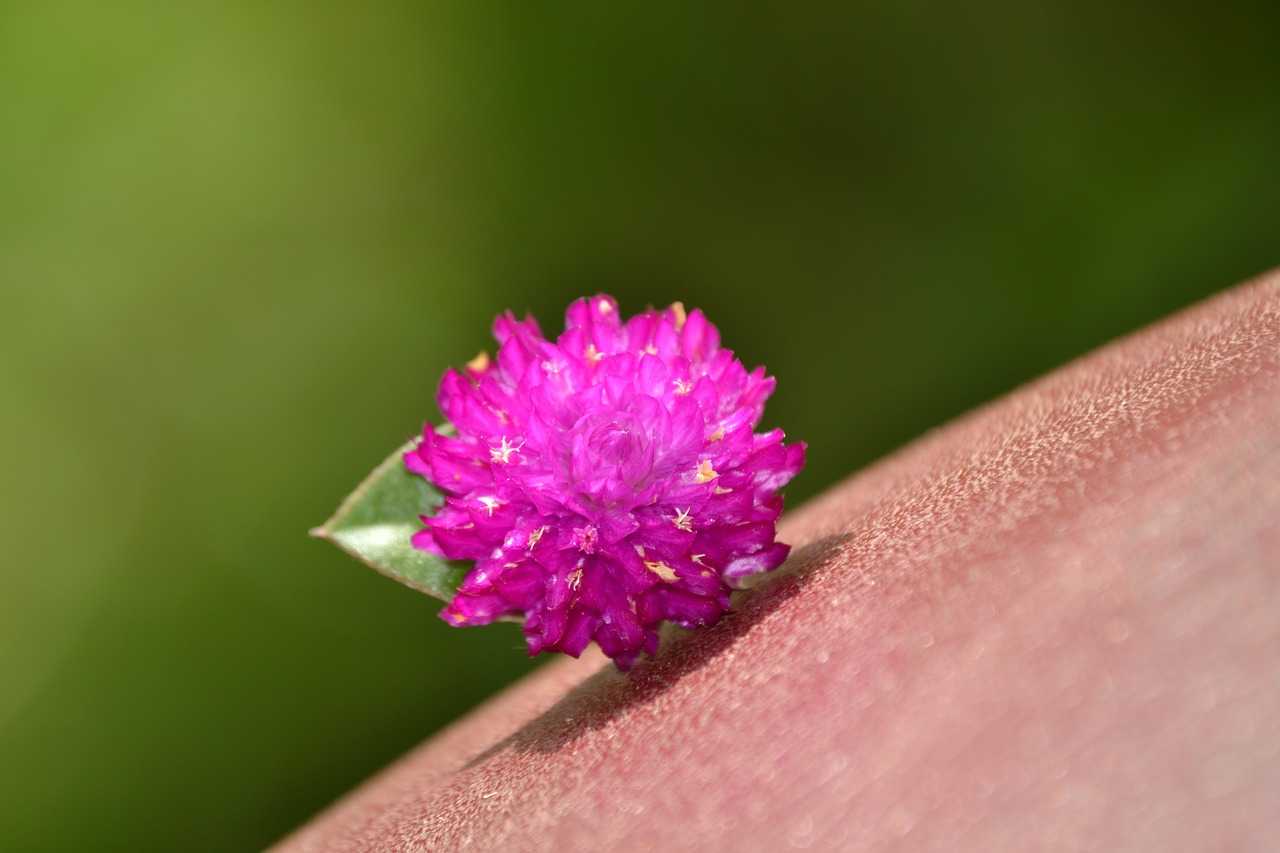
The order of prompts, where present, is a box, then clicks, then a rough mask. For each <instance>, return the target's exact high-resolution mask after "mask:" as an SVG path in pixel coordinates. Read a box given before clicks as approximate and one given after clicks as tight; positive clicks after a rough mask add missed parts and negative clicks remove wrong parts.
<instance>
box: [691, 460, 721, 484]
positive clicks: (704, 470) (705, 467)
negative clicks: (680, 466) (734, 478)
mask: <svg viewBox="0 0 1280 853" xmlns="http://www.w3.org/2000/svg"><path fill="white" fill-rule="evenodd" d="M719 476H720V475H719V474H717V473H716V469H715V468H712V467H711V460H710V459H703V460H702V461H701V462H699V463H698V470H697V471H695V472H694V474H693V480H694V482H695V483H710V482H711V481H712V480H714V479H715V478H716V477H719Z"/></svg>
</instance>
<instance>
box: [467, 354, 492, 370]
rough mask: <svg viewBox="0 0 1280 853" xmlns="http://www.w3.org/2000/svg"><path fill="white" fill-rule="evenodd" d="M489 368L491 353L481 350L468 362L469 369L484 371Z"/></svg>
mask: <svg viewBox="0 0 1280 853" xmlns="http://www.w3.org/2000/svg"><path fill="white" fill-rule="evenodd" d="M488 369H489V353H487V352H485V351H484V350H480V354H479V355H477V356H476V357H475V358H473V359H471V360H470V361H468V362H467V370H472V371H475V372H476V373H484V372H485V371H486V370H488Z"/></svg>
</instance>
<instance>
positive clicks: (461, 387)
mask: <svg viewBox="0 0 1280 853" xmlns="http://www.w3.org/2000/svg"><path fill="white" fill-rule="evenodd" d="M493 333H494V336H495V337H496V338H497V340H498V343H499V345H500V348H499V350H498V354H497V357H496V358H495V359H493V360H490V359H489V358H488V356H487V355H485V354H483V353H482V354H481V355H480V356H477V357H476V359H475V360H473V361H472V362H471V363H469V364H468V365H467V366H466V368H465V370H463V371H456V370H449V371H448V372H446V373H445V375H444V378H443V379H442V380H441V382H440V390H439V394H438V401H439V404H440V410H441V411H442V412H443V414H444V416H445V417H446V418H447V419H448V421H449V422H450V424H452V426H453V433H452V434H448V432H447V431H439V432H438V431H436V430H435V429H433V428H432V427H431V426H430V425H429V424H428V425H427V426H426V428H425V430H424V436H423V440H422V441H421V442H420V443H419V444H418V445H417V447H416V448H415V449H414V450H412V451H410V452H409V453H407V454H406V456H405V462H406V464H407V465H408V467H409V469H410V470H411V471H414V472H416V473H418V474H421V475H423V476H424V477H426V478H427V479H428V480H430V481H431V482H432V483H433V484H435V486H436V487H437V488H439V489H440V490H441V491H442V492H444V494H445V501H444V505H443V506H442V507H441V508H440V510H439V512H438V513H437V514H436V515H435V516H434V517H426V516H424V517H423V521H424V522H425V524H426V528H425V529H423V530H422V531H420V532H419V533H418V534H417V535H416V536H415V537H414V539H413V544H414V545H415V546H416V547H418V548H422V549H424V550H427V551H430V552H433V553H435V554H439V555H442V556H444V557H448V558H451V559H461V560H474V561H475V568H474V569H473V570H472V571H471V572H470V573H469V574H468V575H467V577H466V579H465V580H464V581H463V583H462V585H461V586H460V587H459V588H458V590H457V593H456V595H455V597H454V599H453V601H452V603H450V604H449V605H448V607H446V608H445V610H444V611H443V612H442V613H441V616H442V617H443V618H444V619H445V621H447V622H449V623H451V624H453V625H475V624H484V623H488V622H492V621H493V620H494V619H497V618H499V617H501V616H504V615H511V614H523V616H524V634H525V637H526V639H527V641H528V645H529V653H530V654H531V655H534V654H537V653H538V652H540V651H559V652H566V653H568V654H570V655H573V656H575V657H576V656H578V655H579V654H581V652H582V650H583V649H584V648H586V646H587V645H588V644H590V643H591V642H592V641H595V642H596V643H597V644H599V646H600V648H601V649H603V650H604V652H605V653H606V654H607V655H609V656H610V657H611V658H613V659H614V660H615V661H616V662H617V664H618V666H619V667H620V668H621V669H624V670H625V669H628V668H630V666H631V665H632V664H633V663H634V662H635V661H636V659H637V658H638V657H639V656H640V653H641V651H645V652H648V653H649V654H654V653H655V652H656V650H657V646H658V627H659V626H660V624H661V623H662V622H663V621H664V620H667V621H671V622H673V623H675V624H677V625H682V626H685V627H704V626H708V625H712V624H714V623H715V622H716V621H717V620H718V619H719V618H720V615H721V614H722V613H724V612H725V611H726V610H727V609H728V608H729V593H730V590H731V588H732V586H734V585H735V584H736V583H737V582H738V581H740V580H741V579H742V578H743V577H744V576H746V575H750V574H754V573H756V572H764V571H768V570H770V569H773V568H776V567H777V566H779V565H780V564H781V563H782V562H783V560H785V559H786V556H787V553H788V551H789V546H787V545H784V544H781V543H778V542H776V541H775V530H774V525H775V522H776V521H777V519H778V516H779V515H780V514H781V512H782V496H781V495H779V494H778V489H779V488H780V487H782V486H783V485H784V484H785V483H787V482H788V481H790V480H791V478H792V477H794V476H795V475H796V473H797V472H799V470H800V468H801V467H802V466H803V465H804V453H805V447H804V445H803V444H790V445H786V444H783V443H782V439H783V434H782V431H781V430H776V429H775V430H773V431H771V432H764V433H756V432H754V428H755V427H756V425H757V424H758V423H759V422H760V417H761V415H762V413H763V410H764V403H765V400H766V398H768V396H769V394H770V393H772V391H773V386H774V380H773V379H772V378H771V377H767V376H765V375H764V369H763V368H756V369H755V370H753V371H751V372H747V370H746V369H745V368H744V367H743V365H742V363H741V362H739V361H738V360H736V359H735V358H734V356H733V353H732V352H731V351H729V350H726V349H721V348H720V336H719V333H718V332H717V331H716V328H715V326H713V325H712V324H711V323H710V322H708V321H707V319H706V317H704V316H703V314H702V312H700V311H692V312H688V313H686V312H685V309H684V308H683V306H681V305H680V304H679V303H677V304H675V305H672V306H671V307H670V308H667V309H666V310H664V311H656V310H654V309H652V308H650V309H649V310H647V311H645V312H644V313H642V314H640V315H638V316H636V317H632V318H631V319H629V320H627V321H626V322H625V323H624V322H623V321H622V319H621V317H620V316H619V314H618V305H617V303H616V302H615V301H614V300H613V299H612V298H610V297H608V296H603V295H601V296H596V297H594V298H592V299H589V300H587V299H583V300H579V301H577V302H575V303H574V304H573V305H572V306H570V308H569V310H568V312H567V318H566V328H565V331H564V333H563V334H562V335H560V336H559V337H558V338H557V339H556V340H555V341H550V340H547V339H545V338H544V337H543V336H542V332H541V331H540V330H539V328H538V325H537V323H536V322H535V321H534V320H533V319H532V318H527V319H525V320H523V321H520V320H517V319H516V318H515V317H514V316H513V315H512V314H511V313H510V312H508V313H507V314H505V315H503V316H500V317H498V318H497V320H496V321H495V322H494V326H493Z"/></svg>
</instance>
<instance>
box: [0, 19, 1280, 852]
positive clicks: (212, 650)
mask: <svg viewBox="0 0 1280 853" xmlns="http://www.w3.org/2000/svg"><path fill="white" fill-rule="evenodd" d="M1183 5H1185V7H1186V8H1182V6H1183ZM1278 9H1280V7H1278V6H1276V5H1275V4H1262V3H1258V4H1256V5H1248V4H1230V3H1227V4H1221V3H1219V4H1212V5H1208V6H1206V5H1204V4H1195V5H1194V6H1193V5H1192V4H1175V5H1170V4H1155V3H1133V4H1116V3H1086V4H1082V3H1067V2H1058V3H1050V4H1025V3H1014V2H1002V3H993V4H985V5H980V6H974V5H973V4H952V5H951V6H950V7H948V6H946V5H945V4H923V3H910V2H908V3H901V2H880V3H871V4H864V5H861V6H856V7H854V6H851V5H850V4H828V5H827V6H825V7H822V8H815V7H814V6H812V5H810V4H796V3H776V4H757V5H754V6H751V7H750V9H747V8H745V7H735V6H731V5H728V4H719V5H717V7H716V8H714V9H705V10H699V9H691V8H690V7H689V6H688V4H626V5H624V4H573V5H569V4H533V3H514V2H513V3H499V4H487V3H465V4H464V3H456V4H421V3H407V2H406V3H379V2H374V3H368V4H351V3H325V2H319V3H316V2H311V3H299V2H292V3H290V2H284V3H262V2H224V3H201V2H196V3H190V4H160V3H143V2H122V3H112V4H101V3H88V2H62V0H42V2H18V3H13V2H3V0H0V471H2V472H3V479H2V480H0V482H2V483H3V485H2V486H0V536H2V537H3V539H2V540H0V541H2V542H3V546H4V552H3V554H4V556H3V558H0V802H2V803H3V807H2V808H0V849H5V850H35V849H41V850H49V849H52V850H60V849H68V850H70V849H99V850H101V849H120V850H146V849H156V850H187V851H202V850H232V849H255V848H260V847H262V846H265V845H266V844H268V843H270V842H271V841H273V840H275V839H276V838H278V837H280V836H281V835H282V834H283V833H285V832H286V831H288V829H289V828H291V827H292V826H295V825H297V824H298V823H299V822H301V821H303V820H305V819H306V818H307V817H308V816H309V815H310V814H312V813H314V812H315V811H316V810H318V809H319V808H321V807H323V806H324V805H325V804H326V803H327V802H329V801H331V800H332V799H333V798H334V797H336V796H338V795H339V794H341V793H342V792H343V791H345V790H347V789H349V788H350V787H352V786H353V785H355V784H356V783H358V782H359V781H360V780H361V779H362V778H364V777H366V776H367V775H369V774H370V773H372V772H374V771H375V770H376V769H377V768H378V767H380V766H381V765H383V764H385V763H386V762H387V761H389V760H390V759H391V758H392V757H394V756H395V755H397V754H399V753H401V752H403V751H404V750H406V749H407V748H409V747H410V746H411V745H412V744H414V743H416V742H417V741H419V740H421V739H422V738H424V737H425V736H427V735H429V734H430V733H431V732H433V731H434V730H436V729H437V728H439V727H440V726H441V725H443V724H445V723H447V722H448V721H449V720H450V719H453V718H455V717H456V716H458V715H459V714H461V713H462V712H464V711H465V710H466V709H467V708H469V707H471V706H473V705H474V704H475V703H477V702H478V701H480V700H481V699H482V698H483V697H485V696H487V695H489V694H491V693H492V692H493V691H495V690H496V689H498V688H499V687H500V686H501V685H503V684H505V683H507V682H509V681H511V680H512V679H514V678H515V677H516V676H518V675H519V674H520V673H522V672H525V671H527V670H528V669H529V668H530V667H531V664H530V663H529V662H528V661H527V660H526V659H525V658H524V656H523V654H522V652H521V647H522V643H521V638H520V635H519V631H518V629H517V628H516V627H515V626H513V625H498V626H494V627H491V628H488V629H476V630H462V631H459V630H452V629H448V628H447V627H446V626H445V625H444V624H443V623H442V622H440V621H439V620H438V619H437V618H436V616H435V613H436V611H437V610H438V603H437V602H436V601H434V600H432V599H428V598H426V597H425V596H422V595H419V594H417V593H415V592H412V591H410V590H408V589H406V588H403V587H400V586H398V585H397V584H395V583H393V582H391V581H389V580H387V579H386V578H384V577H381V576H379V575H377V574H376V573H374V572H372V571H370V570H368V569H365V568H363V567H362V566H360V565H359V564H357V563H356V562H355V561H353V560H352V559H350V558H349V557H346V556H345V555H343V554H342V553H340V552H339V551H338V550H337V549H336V548H333V547H332V546H330V545H327V544H325V543H322V542H318V541H315V540H312V539H308V538H307V536H306V532H307V529H308V528H309V527H311V526H313V525H315V524H317V523H319V522H321V521H323V520H324V519H325V518H326V517H327V516H328V515H329V513H330V512H331V511H332V510H333V509H334V507H335V506H336V505H337V503H338V501H339V500H340V499H341V498H342V497H343V495H344V494H345V493H346V491H347V490H349V489H350V488H351V487H353V486H354V485H355V484H356V483H357V482H358V481H359V480H360V478H361V477H362V476H363V475H364V474H365V473H366V472H367V471H368V470H369V469H370V468H371V467H373V465H375V464H376V463H377V462H378V461H379V460H381V459H382V458H383V456H385V454H386V453H388V452H389V451H390V450H391V449H393V448H394V447H396V446H397V445H398V444H399V443H401V442H402V441H403V440H404V439H405V438H406V436H408V435H410V434H412V433H414V432H415V431H416V430H417V429H418V428H419V426H420V424H421V422H422V420H423V419H424V418H428V417H435V416H436V413H435V409H434V405H433V404H432V402H431V393H432V391H433V389H434V384H435V382H436V380H437V379H438V377H439V374H440V372H441V371H442V369H443V368H444V367H445V366H446V365H448V364H457V363H459V362H461V361H463V360H465V359H467V358H470V357H471V356H472V355H473V354H474V353H475V352H476V351H477V350H479V349H481V348H484V347H486V346H487V345H488V335H487V328H488V323H489V322H490V319H491V317H492V315H493V314H494V313H496V312H497V311H499V310H501V309H503V308H506V307H511V308H514V309H516V310H518V311H524V310H527V309H528V310H532V311H533V312H534V313H535V314H536V315H537V316H538V317H539V318H541V319H542V321H543V324H544V327H545V328H547V329H555V328H556V327H557V325H558V323H559V320H558V315H559V314H560V312H562V311H563V308H564V306H565V304H566V303H567V302H568V301H569V300H570V299H571V298H573V297H575V296H578V295H583V294H589V293H594V292H597V291H602V290H603V291H606V292H611V293H613V294H615V295H616V296H618V297H619V299H620V300H621V302H622V305H623V308H624V310H625V311H633V310H636V309H639V308H641V307H643V305H645V304H646V303H650V302H652V303H655V304H665V303H667V302H669V301H672V300H675V299H680V300H683V301H684V302H685V303H686V304H687V305H689V306H690V307H693V306H700V307H702V308H704V309H705V310H706V311H707V313H708V314H709V315H710V316H711V317H712V319H713V320H714V321H716V322H717V323H718V324H719V325H720V327H721V329H722V331H723V334H724V338H725V341H726V343H727V344H728V345H729V346H731V347H733V348H734V349H736V350H737V351H738V352H739V354H740V355H741V356H742V357H743V359H744V360H745V361H747V362H748V363H749V364H760V363H763V364H766V365H768V366H769V369H770V371H771V372H772V373H773V374H775V375H776V376H777V377H778V380H779V386H778V388H779V390H778V392H777V394H776V396H775V399H774V402H773V404H772V406H771V409H770V411H769V414H768V416H767V417H768V421H769V425H781V426H784V427H785V428H786V429H787V432H788V434H789V435H790V436H792V437H794V438H802V439H805V440H807V441H808V442H809V443H810V463H809V467H808V469H807V470H806V471H805V473H804V474H803V475H802V477H801V478H800V479H799V480H798V481H797V482H796V483H795V484H794V486H793V487H792V488H791V489H790V492H789V496H790V499H791V500H792V502H793V503H794V502H796V501H798V500H802V499H803V498H804V497H806V496H809V495H812V494H814V493H815V492H817V491H818V490H820V489H822V488H824V487H826V486H828V485H830V484H831V483H833V482H835V481H836V480H837V479H839V478H841V477H843V476H844V475H846V474H848V473H850V472H852V471H854V470H855V469H857V468H858V467H860V466H862V465H864V464H865V463H867V462H868V461H870V460H872V459H874V458H876V457H877V456H879V455H881V454H883V453H884V452H886V451H888V450H890V449H892V448H893V447H895V446H897V445H900V444H902V443H904V442H906V441H908V440H910V439H911V438H912V437H914V436H915V435H918V434H919V433H921V432H923V431H925V430H927V429H929V428H931V427H933V426H935V425H938V424H940V423H942V422H944V421H946V420H947V419H949V418H951V417H953V416H954V415H956V414H958V413H960V412H963V411H964V410H966V409H968V408H971V407H973V406H975V405H977V404H979V403H981V402H983V401H985V400H987V399H990V398H991V397H993V396H996V395H998V394H1000V393H1002V392H1004V391H1006V390H1008V389H1010V388H1012V387H1013V386H1015V385H1017V384H1018V383H1020V382H1023V381H1025V380H1027V379H1030V378H1032V377H1034V376H1036V375H1037V374H1039V373H1042V372H1043V371H1045V370H1047V369H1050V368H1052V367H1053V366H1055V365H1058V364H1060V363H1062V362H1064V361H1066V360H1068V359H1070V358H1072V357H1074V356H1075V355H1078V354H1080V353H1082V352H1084V351H1087V350H1088V349H1090V348H1092V347H1094V346H1096V345H1098V344H1100V343H1102V342H1104V341H1106V340H1108V339H1110V338H1112V337H1115V336H1117V335H1119V334H1122V333H1124V332H1126V331H1128V330H1130V329H1133V328H1135V327H1137V326H1140V325H1142V324H1144V323H1147V322H1150V321H1152V320H1155V319H1157V318H1158V317H1160V316H1162V315H1164V314H1167V313H1168V312H1170V311H1172V310H1174V309H1176V308H1178V307H1181V306H1183V305H1185V304H1187V303H1189V302H1191V301H1194V300H1195V299H1197V298H1200V297H1202V296H1204V295H1206V294H1208V293H1211V292H1213V291H1215V290H1219V289H1221V288H1223V287H1226V286H1228V285H1231V284H1233V283H1235V282H1237V281H1239V280H1241V279H1243V278H1246V277H1248V276H1250V275H1253V274H1256V273H1258V272H1261V271H1263V270H1264V269H1266V268H1268V267H1269V266H1272V265H1275V264H1277V263H1280V233H1278V232H1280V168H1278V166H1277V156H1276V155H1277V152H1280V51H1277V50H1276V48H1275V35H1276V33H1277V32H1278V31H1280V26H1278V25H1280V20H1278V19H1277V14H1278V13H1277V10H1278Z"/></svg>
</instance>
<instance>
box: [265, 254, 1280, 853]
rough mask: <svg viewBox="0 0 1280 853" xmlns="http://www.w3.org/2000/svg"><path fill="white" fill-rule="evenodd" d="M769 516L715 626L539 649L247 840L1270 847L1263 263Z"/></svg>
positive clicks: (1278, 300) (1271, 629)
mask: <svg viewBox="0 0 1280 853" xmlns="http://www.w3.org/2000/svg"><path fill="white" fill-rule="evenodd" d="M779 538H780V539H781V540H782V541H785V542H789V543H792V544H793V545H794V551H793V553H792V556H791V558H790V560H789V561H788V562H787V564H786V565H785V566H783V567H782V568H781V569H779V570H777V571H776V572H774V573H772V574H771V575H769V576H767V577H765V578H762V579H761V581H760V583H758V584H757V586H756V587H755V588H753V589H750V590H748V591H746V592H743V593H740V594H739V595H738V596H737V597H735V599H734V609H733V612H731V613H729V614H728V615H727V616H726V617H725V618H724V619H723V620H722V621H721V622H720V623H719V624H718V625H717V626H715V627H714V628H711V629H707V630H703V631H698V632H689V633H685V632H672V633H670V634H668V635H667V636H666V637H665V639H664V641H663V647H662V649H661V651H660V652H659V654H658V656H657V658H656V659H642V660H641V661H640V663H638V664H637V665H636V666H635V668H634V669H633V670H632V671H631V673H629V674H622V673H619V672H617V671H616V669H615V668H614V667H613V666H612V665H609V664H608V663H607V661H605V660H604V659H603V658H602V657H601V656H599V655H596V654H594V653H589V654H588V655H585V656H584V657H583V659H581V660H576V661H575V660H570V659H565V660H560V661H556V662H554V663H552V664H551V665H549V666H547V667H544V668H543V669H542V670H540V671H539V672H537V673H535V674H534V675H532V676H531V677H529V678H527V679H525V680H524V681H522V682H520V683H518V684H516V685H515V686H514V687H512V688H510V689H509V690H507V691H506V692H505V693H503V694H500V695H499V696H497V697H496V698H494V699H493V700H491V701H490V702H489V703H487V704H486V705H484V706H482V707H480V708H479V709H477V710H476V711H475V712H473V713H472V714H471V715H469V716H468V717H466V718H464V719H463V720H461V721H460V722H458V723H456V724H454V725H453V726H452V727H450V728H448V729H446V730H445V731H443V732H442V733H440V734H439V735H437V736H436V737H434V738H432V739H431V740H429V741H427V742H426V743H425V744H423V745H422V746H420V747H418V748H417V749H416V750H415V751H414V752H411V753H410V754H409V755H408V756H406V757H405V758H403V759H402V760H401V761H400V762H399V763H397V764H395V765H393V766H392V767H390V768H389V769H387V770H386V771H384V772H383V773H382V774H381V775H379V776H377V777H375V778H374V779H372V780H370V781H369V782H367V783H366V784H365V785H363V786H362V787H361V788H359V789H357V790H356V791H355V792H353V793H351V794H350V795H348V796H347V797H346V798H345V799H343V800H341V801H339V802H338V803H336V804H335V805H334V806H332V807H330V809H329V810H328V811H326V812H325V813H323V814H321V815H320V816H318V817H317V818H316V819H315V820H313V821H312V822H311V823H310V824H308V825H307V826H304V827H303V828H301V829H300V830H298V831H297V832H296V833H294V834H293V835H292V836H290V837H289V838H287V839H285V840H284V841H282V842H281V843H280V845H279V846H278V847H277V848H276V849H277V850H279V851H281V852H282V853H284V851H288V852H289V853H298V851H313V850H352V851H354V850H385V851H409V850H453V849H461V848H464V847H468V846H470V848H471V849H477V850H600V849H603V850H619V849H626V850H683V849H724V850H727V849H733V850H783V849H791V848H811V849H815V850H829V849H833V848H844V849H868V848H869V849H883V848H901V849H913V850H919V849H943V848H945V849H955V848H962V849H981V850H990V849H1062V850H1071V849H1105V850H1116V849H1146V850H1155V849H1197V850H1210V849H1213V850H1222V849H1275V848H1276V847H1277V846H1280V810H1277V809H1276V808H1275V807H1274V806H1275V803H1276V802H1278V801H1280V273H1272V274H1270V275H1269V276H1267V277H1264V278H1262V279H1259V280H1257V281H1255V282H1252V283H1250V284H1247V285H1244V286H1242V287H1240V288H1237V289H1235V290H1233V291H1230V292H1228V293H1225V294H1223V295H1221V296H1218V297H1216V298H1214V299H1212V300H1210V301H1208V302H1206V303H1203V304H1201V305H1198V306H1195V307H1193V308H1192V309H1190V310H1188V311H1185V312H1183V313H1181V314H1179V315H1177V316H1175V317H1173V318H1171V319H1168V320H1166V321H1164V322H1162V323H1160V324H1158V325H1156V326H1154V327H1151V328H1149V329H1146V330H1144V331H1142V332H1139V333H1137V334H1135V335H1132V336H1130V337H1128V338H1126V339H1124V340H1122V341H1119V342H1117V343H1115V344H1112V345H1110V346H1108V347H1105V348H1103V349H1102V350H1099V351H1098V352H1096V353H1094V354H1092V355H1090V356H1088V357H1086V358H1083V359H1081V360H1079V361H1077V362H1074V363H1072V364H1070V365H1068V366H1066V367H1064V368H1062V369H1060V370H1058V371H1057V372H1055V373H1053V374H1051V375H1049V376H1048V377H1046V378H1044V379H1041V380H1039V381H1037V382H1035V383H1033V384H1031V385H1029V386H1026V387H1024V388H1022V389H1019V390H1018V391H1016V392H1014V393H1013V394H1011V395H1010V396H1008V397H1006V398H1004V399H1002V400H999V401H997V402H995V403H993V404H991V405H989V406H987V407H985V408H983V409H980V410H978V411H976V412H974V413H972V414H970V415H968V416H966V417H964V418H962V419H961V420H959V421H957V422H955V423H952V424H951V425H949V426H947V427H945V428H943V429H941V430H938V431H936V432H934V433H931V434H929V435H927V436H925V437H923V438H922V439H920V440H918V441H917V442H915V443H914V444H912V445H910V446H908V447H907V448H905V449H903V450H901V451H899V452H898V453H896V454H894V455H892V456H890V457H889V458H887V459H885V460H883V461H881V462H879V463H877V464H875V465H873V466H871V467H870V468H868V469H866V470H864V471H861V472H859V473H857V474H856V475H854V476H853V477H851V478H850V479H848V480H846V481H845V482H843V483H841V484H839V485H837V486H835V487H834V488H833V489H831V490H830V491H829V492H827V493H826V494H825V495H824V496H822V497H819V498H817V499H815V500H812V501H810V502H809V503H808V504H806V505H804V506H802V507H800V508H799V509H797V510H793V511H790V512H789V513H788V514H787V515H786V516H785V517H784V518H783V519H782V522H781V524H780V526H779Z"/></svg>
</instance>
